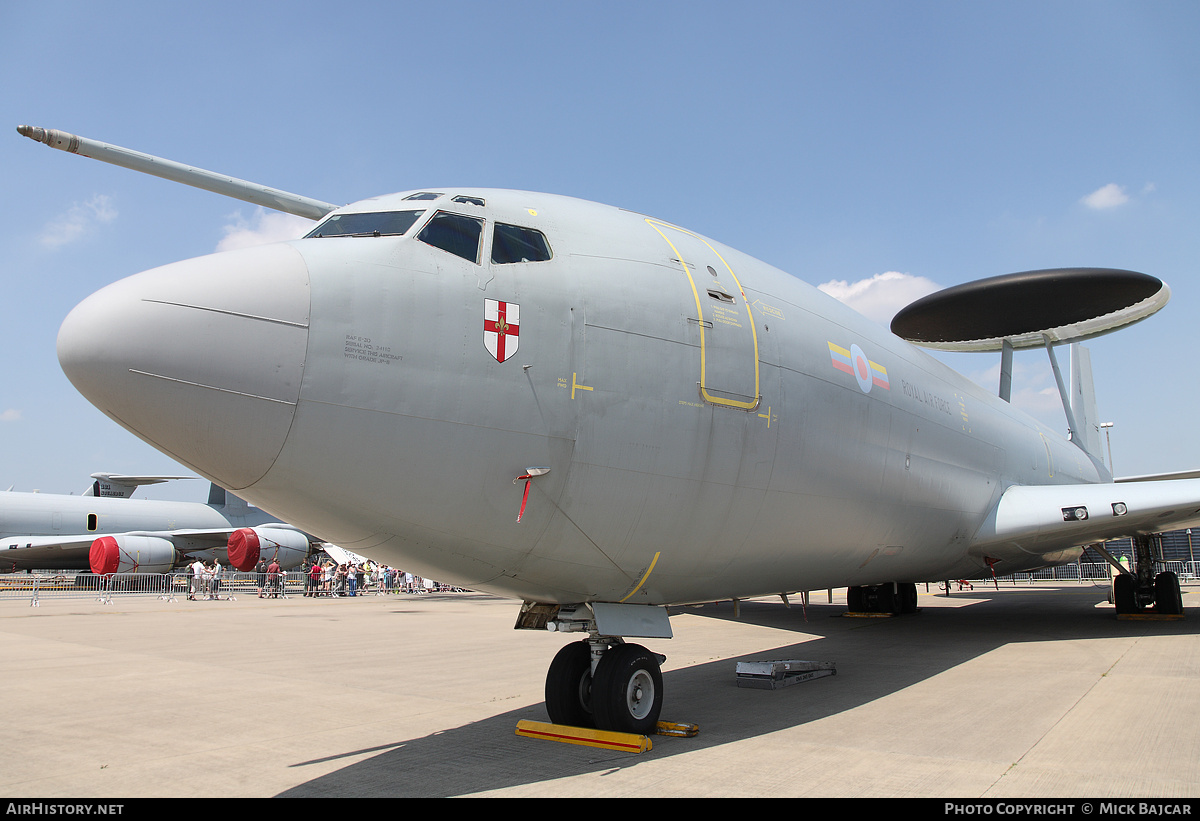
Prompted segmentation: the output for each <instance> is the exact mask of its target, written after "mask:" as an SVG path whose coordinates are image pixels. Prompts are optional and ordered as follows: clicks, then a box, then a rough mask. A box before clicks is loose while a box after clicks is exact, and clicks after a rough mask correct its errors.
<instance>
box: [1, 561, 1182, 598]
mask: <svg viewBox="0 0 1200 821" xmlns="http://www.w3.org/2000/svg"><path fill="white" fill-rule="evenodd" d="M1160 565H1161V566H1160V567H1159V568H1158V569H1159V570H1170V571H1173V572H1174V573H1175V574H1176V575H1178V576H1179V580H1180V581H1181V582H1182V583H1184V584H1188V583H1196V582H1197V581H1200V562H1162V563H1160ZM1110 572H1115V571H1113V568H1112V567H1111V566H1110V565H1109V564H1108V563H1106V562H1073V563H1071V564H1064V565H1059V566H1057V567H1045V568H1042V569H1041V570H1035V571H1033V572H1030V573H1013V574H1010V575H1007V576H1000V577H998V581H1001V582H1005V583H1012V584H1020V583H1032V582H1039V581H1053V582H1060V581H1077V582H1080V583H1081V584H1082V583H1092V582H1104V583H1107V582H1108V579H1109V578H1110ZM279 576H280V578H279V580H278V581H277V582H276V583H275V584H274V585H273V584H272V580H271V579H270V578H269V577H268V578H265V579H264V578H263V577H262V576H261V575H260V574H258V573H239V572H237V571H232V572H230V571H223V572H222V573H221V578H220V582H219V584H218V585H217V586H216V589H215V591H214V590H213V589H211V587H209V586H207V585H205V584H203V583H202V584H201V588H200V589H199V590H197V589H194V583H193V579H192V577H191V575H190V574H188V573H186V572H176V573H115V574H113V575H103V576H101V575H96V574H94V573H51V574H34V573H6V574H0V601H4V600H12V599H28V600H29V604H30V605H31V606H33V607H36V606H38V604H39V603H40V601H41V600H42V599H43V598H54V599H71V598H75V599H97V600H99V601H102V602H105V603H108V604H111V603H112V601H113V599H114V598H116V597H118V596H135V595H136V596H158V597H159V598H160V599H163V600H165V601H175V600H177V599H179V598H184V599H193V598H194V599H205V600H212V601H237V597H238V596H258V595H262V596H278V597H281V598H288V597H290V596H303V595H305V594H306V593H309V592H313V593H315V594H316V595H318V596H330V597H338V596H354V595H358V596H368V595H383V594H387V593H429V592H435V591H444V590H457V589H458V588H451V587H448V586H446V585H443V584H439V583H437V582H433V581H429V580H427V579H421V578H417V577H412V576H409V577H407V580H406V579H405V577H404V576H403V575H401V576H400V577H398V578H396V579H395V580H393V581H392V583H391V584H390V585H385V583H384V582H383V581H381V580H380V579H379V578H378V577H377V576H374V577H372V578H371V579H370V580H368V581H367V582H366V583H364V584H363V585H362V586H361V587H358V586H357V585H356V584H355V585H353V586H352V585H351V584H350V583H349V582H348V581H345V580H343V581H342V582H340V583H332V584H331V583H324V584H323V583H320V582H319V583H318V585H317V587H316V588H315V590H314V589H312V588H310V586H309V579H308V576H307V574H305V573H303V572H301V571H298V570H297V571H291V572H285V573H280V574H279ZM972 581H973V582H974V583H975V584H982V583H985V582H987V581H990V580H986V579H973V580H972Z"/></svg>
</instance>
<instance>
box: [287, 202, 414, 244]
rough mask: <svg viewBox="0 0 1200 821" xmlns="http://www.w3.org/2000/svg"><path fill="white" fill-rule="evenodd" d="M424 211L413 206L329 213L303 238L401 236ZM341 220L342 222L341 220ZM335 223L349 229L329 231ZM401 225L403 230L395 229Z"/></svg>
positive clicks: (409, 229)
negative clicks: (384, 209)
mask: <svg viewBox="0 0 1200 821" xmlns="http://www.w3.org/2000/svg"><path fill="white" fill-rule="evenodd" d="M425 211H426V209H424V208H413V209H399V210H392V211H351V212H348V213H341V214H331V215H329V216H328V217H326V218H325V219H323V220H322V221H321V222H320V223H318V225H317V226H316V227H315V228H313V229H312V230H311V231H309V232H308V233H307V234H305V235H304V239H332V238H334V237H402V236H405V235H406V234H407V233H408V232H409V231H411V230H412V227H413V226H414V225H416V224H417V223H419V222H420V221H421V217H423V216H424V215H425ZM343 220H344V222H342V221H343ZM336 223H341V225H340V226H339V227H348V228H349V230H345V231H338V232H333V233H329V232H328V229H329V227H330V226H332V225H334V224H336ZM405 223H406V224H405ZM401 226H402V227H403V230H396V229H397V228H398V227H401ZM381 229H382V230H381Z"/></svg>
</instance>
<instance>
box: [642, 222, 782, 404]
mask: <svg viewBox="0 0 1200 821" xmlns="http://www.w3.org/2000/svg"><path fill="white" fill-rule="evenodd" d="M646 224H647V225H649V226H650V227H651V228H653V229H654V230H655V231H658V235H659V236H660V237H662V238H663V239H664V240H666V242H667V245H670V246H671V250H672V251H674V252H675V256H676V258H677V259H678V260H679V262H680V264H681V265H683V272H684V273H685V274H687V278H688V283H689V284H690V285H691V286H692V298H693V299H694V300H695V301H696V318H697V319H699V320H700V395H701V396H702V397H704V401H706V402H710V403H712V404H714V405H725V406H726V407H730V408H741V409H742V410H747V411H750V410H754V409H755V408H757V407H758V403H759V402H760V401H761V400H762V396H761V395H760V394H759V372H758V328H756V327H755V326H754V314H753V312H751V310H750V300H749V299H747V298H746V291H745V289H743V288H742V282H741V280H739V279H738V278H737V274H735V273H734V272H733V268H731V267H729V263H728V262H726V261H725V257H723V256H721V254H720V253H719V252H718V251H717V249H716V248H713V247H712V245H711V244H709V242H708V240H706V239H705V238H704V237H702V236H700V235H699V234H693V233H692V232H691V231H688V230H687V229H685V228H680V227H679V226H678V225H672V224H671V223H669V222H662V221H660V220H655V219H650V218H649V217H647V218H646ZM660 225H661V226H662V227H663V228H670V229H671V230H672V231H678V232H679V233H681V234H687V235H688V236H690V237H692V238H693V239H698V240H700V242H702V243H704V244H705V245H706V246H708V250H710V251H712V252H713V254H715V255H716V257H717V259H719V260H721V264H722V265H724V266H725V270H726V271H728V272H729V275H730V276H731V277H733V281H734V283H735V284H736V285H737V287H738V293H740V294H741V295H742V302H743V303H744V304H745V306H746V316H747V317H748V318H749V319H750V336H751V339H752V340H753V343H754V351H753V354H754V399H753V400H751V401H750V402H738V401H735V400H733V399H722V398H721V397H718V396H713V395H712V394H710V393H709V392H708V386H707V385H706V384H705V380H706V379H707V374H706V369H705V368H706V364H707V352H706V346H705V339H704V308H703V307H702V306H701V304H700V293H699V291H697V289H696V280H695V279H693V278H692V269H691V268H690V267H689V266H688V264H687V261H686V260H685V259H684V258H683V254H681V253H680V252H679V249H678V248H676V247H675V243H673V242H671V240H670V238H668V237H667V235H666V234H664V233H663V232H662V231H661V230H660V229H659V226H660Z"/></svg>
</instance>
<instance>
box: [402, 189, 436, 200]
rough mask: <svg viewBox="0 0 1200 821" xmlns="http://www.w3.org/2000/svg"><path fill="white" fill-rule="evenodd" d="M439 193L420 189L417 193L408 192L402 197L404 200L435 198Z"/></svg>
mask: <svg viewBox="0 0 1200 821" xmlns="http://www.w3.org/2000/svg"><path fill="white" fill-rule="evenodd" d="M440 196H441V194H435V193H433V192H432V191H422V192H421V193H419V194H409V195H408V196H407V197H405V198H404V199H406V200H436V199H437V198H438V197H440Z"/></svg>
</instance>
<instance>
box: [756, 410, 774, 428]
mask: <svg viewBox="0 0 1200 821" xmlns="http://www.w3.org/2000/svg"><path fill="white" fill-rule="evenodd" d="M758 418H759V419H766V420H767V430H770V429H771V406H770V405H767V412H766V413H760V414H759V415H758Z"/></svg>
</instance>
